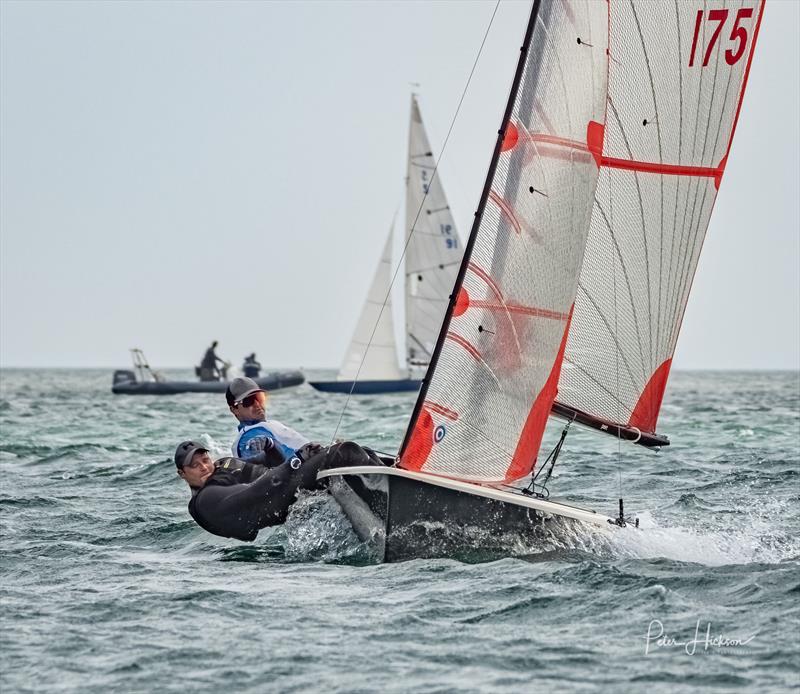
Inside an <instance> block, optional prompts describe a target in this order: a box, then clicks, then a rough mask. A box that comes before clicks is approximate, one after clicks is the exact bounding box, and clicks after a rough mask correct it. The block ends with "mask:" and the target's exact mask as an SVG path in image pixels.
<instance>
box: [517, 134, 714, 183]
mask: <svg viewBox="0 0 800 694" xmlns="http://www.w3.org/2000/svg"><path fill="white" fill-rule="evenodd" d="M528 138H529V139H530V140H531V141H533V142H542V143H546V144H550V145H559V146H561V147H568V148H570V149H575V150H579V151H581V152H591V148H590V147H589V146H587V144H586V143H584V142H578V141H577V140H570V139H568V138H566V137H558V136H557V135H549V134H547V133H528ZM600 164H601V166H606V167H608V168H610V169H625V170H627V171H640V172H642V173H655V174H666V175H668V176H700V177H705V178H713V179H714V181H715V183H716V182H717V181H718V180H719V179H720V178H722V174H723V173H724V171H725V160H724V159H723V160H722V161H721V162H720V164H719V166H687V165H683V164H664V163H661V162H655V161H637V160H636V159H622V158H620V157H608V156H606V155H603V156H602V157H601V158H600ZM717 187H719V184H718V183H717Z"/></svg>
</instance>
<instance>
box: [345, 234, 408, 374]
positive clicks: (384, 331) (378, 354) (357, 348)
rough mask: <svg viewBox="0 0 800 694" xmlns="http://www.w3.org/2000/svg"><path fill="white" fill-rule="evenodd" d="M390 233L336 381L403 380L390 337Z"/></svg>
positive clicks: (392, 325)
mask: <svg viewBox="0 0 800 694" xmlns="http://www.w3.org/2000/svg"><path fill="white" fill-rule="evenodd" d="M393 231H394V229H393V228H392V230H390V231H389V237H388V238H387V239H386V244H385V245H384V247H383V253H382V254H381V260H380V262H379V263H378V267H377V269H376V270H375V276H374V277H373V278H372V284H371V285H370V288H369V293H368V294H367V299H366V301H365V302H364V307H363V308H362V309H361V315H360V316H359V317H358V323H357V324H356V329H355V331H354V332H353V338H352V339H351V340H350V346H349V347H348V348H347V352H346V353H345V357H344V361H343V362H342V368H341V369H339V374H338V376H337V379H338V380H339V381H354V380H356V376H358V380H360V381H379V380H399V379H401V378H403V375H402V374H401V372H400V369H399V368H398V366H397V344H396V342H395V337H394V320H393V318H392V299H391V294H390V293H389V286H390V283H391V280H392V236H393ZM384 301H385V305H384ZM373 329H374V331H375V332H374V333H373ZM370 337H371V338H372V339H371V341H370ZM362 362H363V363H362ZM359 368H360V371H359Z"/></svg>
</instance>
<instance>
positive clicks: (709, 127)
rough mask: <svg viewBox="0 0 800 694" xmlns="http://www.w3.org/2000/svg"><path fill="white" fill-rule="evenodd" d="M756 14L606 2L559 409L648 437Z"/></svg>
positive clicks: (733, 7) (730, 8) (729, 6)
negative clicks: (593, 184) (598, 142)
mask: <svg viewBox="0 0 800 694" xmlns="http://www.w3.org/2000/svg"><path fill="white" fill-rule="evenodd" d="M762 11H763V6H762V3H759V2H757V1H755V0H738V1H737V0H734V1H731V0H727V1H723V0H713V1H710V2H700V1H698V2H691V1H681V2H671V3H667V2H630V1H629V0H625V1H618V0H612V2H611V3H610V17H609V28H610V48H609V52H610V61H609V78H608V109H607V120H606V127H605V133H604V134H605V137H604V139H603V150H602V151H603V153H602V159H601V169H600V177H599V180H598V185H597V192H596V196H595V201H594V207H593V211H592V221H591V228H590V231H589V237H588V243H587V249H586V260H585V262H584V265H583V269H582V271H581V275H580V282H579V284H578V293H577V297H576V301H575V310H574V313H573V317H572V327H571V329H570V333H569V339H568V341H567V349H566V355H565V358H564V367H563V369H562V372H561V378H560V381H559V386H558V389H559V393H558V401H559V403H561V404H563V405H566V406H568V407H569V408H574V409H576V410H580V411H582V412H586V413H589V414H590V415H593V416H595V417H598V418H600V419H603V420H607V421H610V422H615V423H620V424H623V425H628V426H629V427H631V428H633V429H634V430H637V429H638V430H639V431H641V432H654V431H655V429H656V422H657V419H658V414H659V410H660V407H661V401H662V397H663V394H664V389H665V387H666V383H667V377H668V374H669V370H670V365H671V363H672V356H673V353H674V351H675V344H676V341H677V339H678V331H679V329H680V325H681V321H682V319H683V314H684V310H685V308H686V302H687V300H688V297H689V290H690V288H691V284H692V278H693V277H694V273H695V269H696V267H697V261H698V257H699V255H700V249H701V247H702V244H703V239H704V237H705V233H706V228H707V227H708V223H709V218H710V216H711V210H712V207H713V205H714V200H715V199H716V196H717V190H718V188H719V185H720V181H721V179H722V175H723V173H724V171H725V164H726V161H727V158H728V154H729V152H730V146H731V141H732V138H733V131H734V128H735V126H736V120H737V118H738V115H739V108H740V105H741V101H742V95H743V93H744V88H745V83H746V81H747V74H748V70H749V66H750V60H751V56H752V50H753V47H754V45H755V40H756V35H757V32H758V25H759V23H760V21H761V14H762ZM721 231H723V232H724V230H721ZM567 414H568V413H567ZM595 425H596V426H600V427H602V423H601V422H597V423H596V424H595ZM612 431H613V429H612ZM634 433H636V432H634ZM640 442H643V441H640ZM651 445H652V443H651Z"/></svg>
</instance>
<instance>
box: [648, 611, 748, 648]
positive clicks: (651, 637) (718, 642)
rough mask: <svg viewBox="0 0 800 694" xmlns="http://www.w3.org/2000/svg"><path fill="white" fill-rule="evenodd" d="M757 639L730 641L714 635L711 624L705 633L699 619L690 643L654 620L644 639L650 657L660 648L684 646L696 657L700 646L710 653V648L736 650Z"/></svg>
mask: <svg viewBox="0 0 800 694" xmlns="http://www.w3.org/2000/svg"><path fill="white" fill-rule="evenodd" d="M755 637H756V635H755V634H753V636H751V637H750V638H747V639H729V638H726V637H724V636H718V635H712V634H711V622H708V623H707V624H706V627H705V630H704V631H703V630H702V629H701V627H700V620H699V619H698V620H697V624H696V625H695V628H694V638H693V639H690V640H689V641H678V640H676V639H674V638H672V637H671V636H667V635H666V634H665V633H664V625H663V624H662V623H661V620H660V619H652V620H650V624H649V625H648V627H647V636H645V637H644V640H645V644H644V654H645V655H648V654H649V653H650V652H651V651H655V650H656V649H658V648H666V647H670V646H683V649H684V651H686V654H687V655H694V654H695V653H696V652H697V646H698V645H702V652H705V651H708V650H709V649H710V648H735V647H737V646H746V645H747V644H748V643H750V642H751V641H752V640H753V639H754V638H755Z"/></svg>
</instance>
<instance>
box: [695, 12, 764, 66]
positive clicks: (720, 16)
mask: <svg viewBox="0 0 800 694" xmlns="http://www.w3.org/2000/svg"><path fill="white" fill-rule="evenodd" d="M752 16H753V8H752V7H741V8H739V10H737V12H736V19H735V21H734V22H733V29H731V35H730V41H732V42H734V43H735V49H731V48H728V49H727V50H726V51H725V62H726V63H728V65H735V64H736V63H738V62H739V60H740V59H741V57H742V56H743V55H744V51H745V48H746V47H747V38H748V36H747V29H746V28H745V27H743V26H741V21H742V20H744V19H749V18H750V17H752ZM727 19H728V10H725V9H722V10H710V11H709V13H708V21H709V22H716V23H717V26H716V28H715V29H714V33H713V34H711V40H710V41H709V42H708V46H707V47H706V53H705V55H704V56H703V67H706V65H708V61H709V59H710V58H711V53H712V51H713V50H714V46H715V45H716V43H717V39H719V35H720V33H721V32H722V26H723V24H725V21H726V20H727ZM702 24H703V10H697V18H696V19H695V22H694V37H693V38H692V51H691V53H690V54H689V67H692V66H693V65H694V56H695V53H696V52H697V41H698V39H699V38H700V26H701V25H702Z"/></svg>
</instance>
